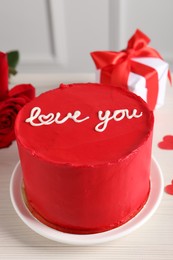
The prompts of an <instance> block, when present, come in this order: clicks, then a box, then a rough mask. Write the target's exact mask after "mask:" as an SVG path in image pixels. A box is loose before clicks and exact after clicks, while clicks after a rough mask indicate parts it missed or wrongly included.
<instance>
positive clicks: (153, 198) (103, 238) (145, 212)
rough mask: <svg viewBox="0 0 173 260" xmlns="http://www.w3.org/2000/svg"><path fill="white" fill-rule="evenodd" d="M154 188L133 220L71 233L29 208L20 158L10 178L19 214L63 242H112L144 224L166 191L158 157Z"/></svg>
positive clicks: (153, 166) (153, 170)
mask: <svg viewBox="0 0 173 260" xmlns="http://www.w3.org/2000/svg"><path fill="white" fill-rule="evenodd" d="M150 180H151V191H150V195H149V198H148V201H147V203H146V204H145V206H144V207H143V208H142V210H141V211H140V212H139V213H138V214H137V215H136V216H135V217H134V218H133V219H131V220H130V221H128V222H127V223H125V224H123V225H122V226H120V227H118V228H115V229H112V230H109V231H106V232H102V233H97V234H91V235H76V234H68V233H64V232H61V231H57V230H55V229H53V228H50V227H48V226H46V225H44V224H43V223H41V222H39V221H38V220H37V219H36V218H35V217H34V216H33V215H32V214H31V213H30V211H29V210H28V209H27V207H26V206H25V203H24V201H23V198H22V193H21V186H22V170H21V166H20V162H19V163H18V164H17V165H16V167H15V169H14V171H13V174H12V177H11V182H10V196H11V201H12V204H13V206H14V209H15V210H16V212H17V214H18V215H19V217H20V218H21V219H22V220H23V222H24V223H25V224H26V225H27V226H28V227H30V228H31V229H32V230H34V231H35V232H36V233H38V234H40V235H42V236H44V237H46V238H48V239H51V240H54V241H57V242H61V243H66V244H71V245H78V246H83V245H93V244H98V243H103V242H108V241H111V240H114V239H118V238H120V237H123V236H125V235H127V234H129V233H131V232H132V231H134V230H135V229H137V228H139V227H140V226H142V225H143V224H144V223H145V222H146V221H147V220H148V219H149V218H150V217H151V216H152V215H153V213H154V212H155V210H156V209H157V207H158V206H159V203H160V201H161V197H162V193H163V177H162V172H161V169H160V167H159V165H158V163H157V162H156V160H155V159H152V163H151V179H150Z"/></svg>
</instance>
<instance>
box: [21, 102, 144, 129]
mask: <svg viewBox="0 0 173 260" xmlns="http://www.w3.org/2000/svg"><path fill="white" fill-rule="evenodd" d="M60 116H61V113H60V112H57V113H56V114H54V113H49V114H47V115H44V114H41V108H40V107H34V108H33V109H32V110H31V113H30V117H28V118H27V119H26V120H25V122H26V123H30V124H31V125H32V126H42V125H51V124H53V123H55V124H63V123H65V122H66V121H67V120H68V119H71V120H73V121H74V122H75V123H82V122H83V121H85V120H88V119H89V118H90V117H89V116H86V117H84V118H81V119H79V117H80V116H81V112H80V111H79V110H76V111H75V112H74V113H71V112H69V113H67V115H66V116H65V117H63V118H61V119H60ZM141 116H142V112H140V113H138V111H137V109H133V110H132V112H131V113H130V112H129V110H128V109H117V110H114V112H113V113H112V115H111V111H110V110H106V111H105V112H103V111H98V119H99V120H100V122H99V123H98V124H97V125H96V126H95V130H96V131H97V132H103V131H104V130H105V129H106V127H107V125H108V123H109V121H110V120H114V121H121V120H123V119H124V118H127V119H132V118H139V117H141Z"/></svg>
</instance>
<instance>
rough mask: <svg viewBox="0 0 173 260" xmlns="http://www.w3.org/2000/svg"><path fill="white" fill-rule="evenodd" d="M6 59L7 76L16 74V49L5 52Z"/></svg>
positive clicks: (17, 57) (17, 54) (17, 55)
mask: <svg viewBox="0 0 173 260" xmlns="http://www.w3.org/2000/svg"><path fill="white" fill-rule="evenodd" d="M7 60H8V71H9V77H10V75H16V74H17V70H16V66H17V64H18V62H19V52H18V51H17V50H16V51H9V52H7Z"/></svg>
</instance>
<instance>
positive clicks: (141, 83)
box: [96, 58, 169, 109]
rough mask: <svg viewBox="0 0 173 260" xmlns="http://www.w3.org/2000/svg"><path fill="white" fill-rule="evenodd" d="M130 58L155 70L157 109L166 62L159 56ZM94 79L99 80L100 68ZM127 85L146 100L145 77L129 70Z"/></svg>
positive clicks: (162, 95) (162, 90)
mask: <svg viewBox="0 0 173 260" xmlns="http://www.w3.org/2000/svg"><path fill="white" fill-rule="evenodd" d="M132 60H134V61H136V62H139V63H142V64H144V65H147V66H149V67H151V68H154V69H155V70H156V71H157V73H158V79H159V82H158V87H159V89H158V96H157V102H156V107H155V108H156V109H157V108H159V107H161V106H163V104H164V99H165V92H166V83H167V76H168V69H169V66H168V63H166V62H165V61H163V60H161V59H159V58H134V59H132ZM96 81H97V82H100V70H98V71H97V74H96ZM127 85H128V88H129V90H130V91H131V92H133V93H135V94H136V95H138V96H140V97H141V98H142V99H143V100H144V101H146V102H147V88H146V79H145V78H144V77H143V76H141V75H139V74H136V73H133V72H130V73H129V77H128V82H127Z"/></svg>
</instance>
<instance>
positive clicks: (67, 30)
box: [0, 0, 173, 72]
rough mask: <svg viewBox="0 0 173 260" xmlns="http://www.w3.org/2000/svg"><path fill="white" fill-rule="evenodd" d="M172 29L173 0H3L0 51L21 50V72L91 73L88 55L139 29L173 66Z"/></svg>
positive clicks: (121, 42) (117, 44) (119, 44)
mask: <svg viewBox="0 0 173 260" xmlns="http://www.w3.org/2000/svg"><path fill="white" fill-rule="evenodd" d="M172 27H173V1H172V0H152V1H151V0H143V1H140V0H13V1H11V0H0V50H1V51H8V50H13V49H18V50H19V51H20V53H21V59H20V67H19V70H20V71H28V72H30V71H32V72H33V71H35V72H45V71H54V72H55V71H57V72H92V71H93V70H94V64H93V62H92V60H91V58H90V55H89V53H90V52H91V51H94V50H108V49H112V50H120V49H122V48H124V47H125V46H126V42H127V40H128V38H129V37H130V36H131V35H132V34H133V33H134V31H135V30H136V28H140V29H141V30H143V31H144V32H145V33H146V34H148V36H149V37H150V38H151V39H152V42H151V45H152V46H153V47H155V48H157V49H158V50H159V51H160V53H161V54H162V56H163V57H164V58H165V59H166V60H167V61H168V62H170V64H171V63H172V64H173V33H172Z"/></svg>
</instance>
